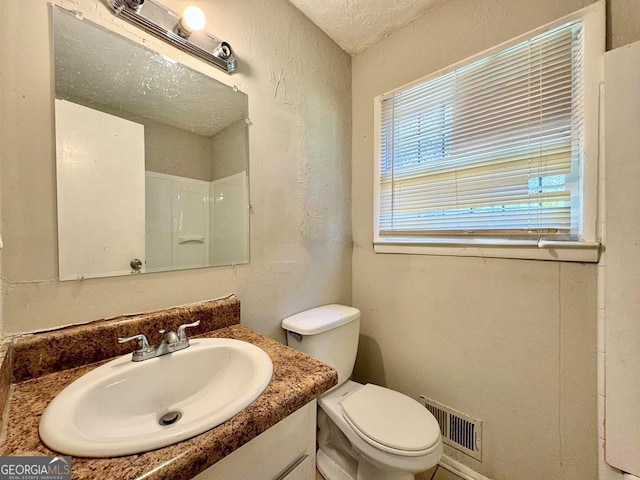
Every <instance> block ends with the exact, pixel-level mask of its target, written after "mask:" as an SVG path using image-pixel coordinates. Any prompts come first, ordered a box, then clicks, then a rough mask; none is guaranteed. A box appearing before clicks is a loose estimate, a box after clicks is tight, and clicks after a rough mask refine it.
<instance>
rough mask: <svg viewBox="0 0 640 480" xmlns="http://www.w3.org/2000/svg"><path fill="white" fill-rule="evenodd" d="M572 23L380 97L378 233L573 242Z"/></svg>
mask: <svg viewBox="0 0 640 480" xmlns="http://www.w3.org/2000/svg"><path fill="white" fill-rule="evenodd" d="M582 30H583V29H582V22H581V21H574V22H571V23H568V24H566V25H563V26H561V27H558V28H555V29H553V30H550V31H548V32H545V33H544V34H541V35H538V36H535V37H532V38H530V39H529V40H527V41H524V42H522V43H519V44H517V45H515V46H511V47H509V48H506V49H504V50H502V51H500V52H498V53H493V54H491V55H490V56H488V57H485V58H483V59H481V60H479V61H476V62H474V63H472V64H469V65H466V66H464V67H462V68H459V69H457V70H455V71H452V72H450V73H446V74H444V75H441V76H439V77H437V78H434V79H431V80H429V81H427V82H425V83H422V84H419V85H415V86H412V87H410V88H408V89H405V90H403V91H400V92H396V93H393V94H391V95H390V96H388V97H383V100H382V101H381V110H380V112H381V113H380V115H381V118H380V142H381V143H380V190H379V192H380V194H379V200H378V201H379V217H378V222H379V235H380V236H381V237H385V236H386V237H407V236H453V237H455V236H484V237H496V238H510V237H517V238H529V237H530V238H542V237H545V238H546V237H551V238H555V239H568V240H569V239H576V238H577V237H578V236H579V231H580V227H581V225H580V209H581V201H580V196H581V192H580V183H581V182H580V170H581V161H582V150H583V148H582V142H583V111H584V105H583V103H584V102H583V39H582Z"/></svg>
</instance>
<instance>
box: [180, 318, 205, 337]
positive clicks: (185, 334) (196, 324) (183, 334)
mask: <svg viewBox="0 0 640 480" xmlns="http://www.w3.org/2000/svg"><path fill="white" fill-rule="evenodd" d="M198 325H200V320H198V321H197V322H193V323H185V324H184V325H180V326H179V327H178V339H179V340H180V341H181V342H186V341H187V332H185V330H186V329H187V328H191V327H197V326H198Z"/></svg>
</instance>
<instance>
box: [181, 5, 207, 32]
mask: <svg viewBox="0 0 640 480" xmlns="http://www.w3.org/2000/svg"><path fill="white" fill-rule="evenodd" d="M180 22H181V23H182V26H183V27H184V29H185V30H187V31H188V32H196V31H198V30H202V29H203V28H204V25H205V23H206V19H205V18H204V13H202V10H200V9H199V8H198V7H196V6H195V5H189V6H188V7H187V8H185V9H184V12H183V13H182V18H181V19H180Z"/></svg>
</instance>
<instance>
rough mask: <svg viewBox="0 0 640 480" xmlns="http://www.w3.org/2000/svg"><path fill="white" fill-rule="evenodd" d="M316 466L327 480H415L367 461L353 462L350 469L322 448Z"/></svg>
mask: <svg viewBox="0 0 640 480" xmlns="http://www.w3.org/2000/svg"><path fill="white" fill-rule="evenodd" d="M316 465H317V467H318V471H319V472H320V473H321V474H322V476H323V477H324V478H325V480H415V477H414V475H413V474H412V473H408V472H391V471H389V470H381V469H380V468H378V467H376V466H374V465H372V464H370V463H369V462H367V461H366V460H361V461H360V462H357V463H356V462H355V461H353V465H352V466H351V467H352V468H349V467H348V466H346V465H345V464H340V463H338V462H336V461H334V459H333V458H331V457H330V456H329V455H327V454H326V453H325V452H324V451H323V450H322V449H320V448H319V449H318V452H317V453H316ZM345 467H347V468H345Z"/></svg>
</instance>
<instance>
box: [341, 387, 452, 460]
mask: <svg viewBox="0 0 640 480" xmlns="http://www.w3.org/2000/svg"><path fill="white" fill-rule="evenodd" d="M342 413H343V415H344V417H345V419H346V420H347V421H348V423H349V424H350V425H351V426H352V427H354V429H355V430H356V433H358V434H359V435H360V437H362V438H363V439H365V440H367V438H369V439H371V440H373V442H374V443H378V444H380V445H383V446H385V447H389V448H390V449H393V450H396V451H406V452H419V451H424V450H428V449H429V448H430V447H432V446H433V445H435V444H436V443H437V442H438V440H439V439H440V427H439V425H438V422H437V421H436V419H435V418H434V417H433V415H431V413H430V412H429V411H428V410H427V409H426V408H424V407H423V406H422V405H420V404H419V403H418V402H417V401H415V400H413V399H412V398H410V397H408V396H406V395H404V394H402V393H400V392H396V391H394V390H389V389H388V388H384V387H379V386H378V385H372V384H370V383H368V384H367V385H365V386H364V387H362V388H360V389H359V390H357V391H356V392H354V393H353V394H352V395H349V396H348V397H347V398H345V399H344V400H343V401H342Z"/></svg>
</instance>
